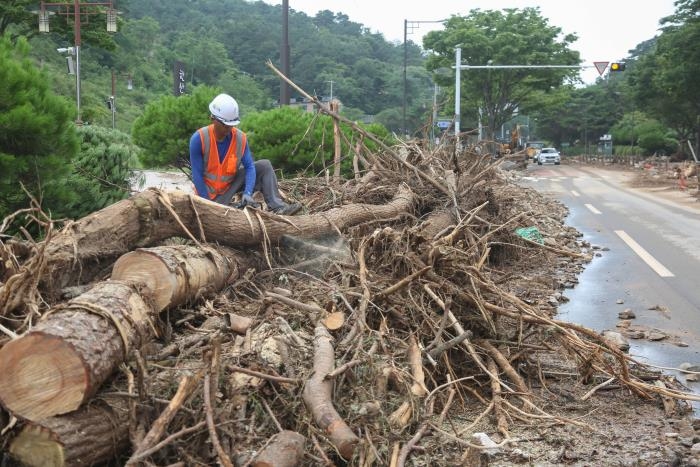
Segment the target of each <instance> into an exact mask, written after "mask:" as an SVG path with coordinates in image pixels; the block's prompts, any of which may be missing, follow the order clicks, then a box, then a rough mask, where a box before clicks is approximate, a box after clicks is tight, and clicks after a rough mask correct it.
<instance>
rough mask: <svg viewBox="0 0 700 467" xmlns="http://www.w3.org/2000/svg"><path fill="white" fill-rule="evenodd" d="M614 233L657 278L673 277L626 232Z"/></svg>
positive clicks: (617, 231) (618, 231)
mask: <svg viewBox="0 0 700 467" xmlns="http://www.w3.org/2000/svg"><path fill="white" fill-rule="evenodd" d="M615 233H616V234H617V236H618V237H620V238H621V239H622V241H623V242H625V243H626V244H627V246H629V247H630V248H632V251H634V252H635V253H637V255H638V256H639V257H640V258H642V261H644V262H645V263H647V265H648V266H649V267H650V268H651V269H653V270H654V272H656V273H657V274H658V275H659V276H661V277H674V274H673V273H672V272H671V271H669V270H668V269H666V267H665V266H664V265H663V264H661V263H659V262H658V261H657V260H656V258H654V257H653V256H651V255H650V254H649V252H648V251H647V250H645V249H644V248H642V246H641V245H640V244H639V243H637V242H635V241H634V240H633V239H632V237H630V236H629V235H627V232H625V231H624V230H616V231H615Z"/></svg>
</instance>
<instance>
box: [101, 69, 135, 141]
mask: <svg viewBox="0 0 700 467" xmlns="http://www.w3.org/2000/svg"><path fill="white" fill-rule="evenodd" d="M125 76H126V89H128V90H129V91H131V90H132V89H134V82H133V80H132V79H131V73H126V75H125ZM107 106H108V107H109V109H110V110H111V111H112V129H113V130H114V129H115V128H116V126H117V73H115V72H114V70H112V95H111V96H109V99H108V100H107Z"/></svg>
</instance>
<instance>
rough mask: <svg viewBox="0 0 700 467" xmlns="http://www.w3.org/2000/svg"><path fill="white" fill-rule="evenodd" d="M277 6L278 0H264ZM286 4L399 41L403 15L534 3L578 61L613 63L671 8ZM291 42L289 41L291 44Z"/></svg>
mask: <svg viewBox="0 0 700 467" xmlns="http://www.w3.org/2000/svg"><path fill="white" fill-rule="evenodd" d="M264 1H265V3H269V4H272V5H279V4H281V3H282V1H281V0H264ZM289 7H290V8H291V9H293V10H295V11H303V12H304V13H306V14H307V15H309V16H315V15H316V13H317V12H318V11H320V10H331V11H333V12H342V13H345V14H346V15H348V17H349V18H350V20H351V21H354V22H356V23H361V24H363V25H365V26H366V27H368V28H369V29H370V30H371V31H373V32H380V33H382V34H383V35H384V38H385V39H386V40H388V41H398V42H400V43H403V37H404V20H409V21H434V20H441V19H445V18H449V17H450V16H451V15H462V16H466V15H468V14H469V11H470V10H471V9H475V8H479V9H481V10H499V9H502V8H525V7H539V8H540V12H541V14H542V16H544V17H545V18H547V19H548V20H549V23H550V24H551V25H554V26H558V27H560V28H561V29H562V31H563V32H564V33H567V34H568V33H576V35H577V36H578V38H579V39H578V41H576V42H575V43H574V44H573V46H572V48H573V49H575V50H578V51H579V52H580V54H581V58H582V60H583V65H590V66H593V62H597V61H604V62H613V61H618V60H621V59H623V58H625V57H626V56H627V55H628V51H629V50H630V49H633V48H634V47H635V46H636V45H637V44H639V43H640V42H642V41H645V40H647V39H651V38H652V37H654V36H655V35H657V34H658V28H659V20H660V19H661V18H663V17H664V16H668V15H670V14H672V13H673V12H674V11H675V8H674V6H673V0H646V1H640V0H510V1H503V0H429V1H425V0H414V1H411V0H408V1H393V0H289ZM417 26H418V28H417V29H414V30H413V32H412V33H410V31H409V34H408V38H409V40H412V41H414V42H416V43H418V44H421V45H422V37H423V35H424V34H425V33H427V32H429V31H431V30H434V29H440V28H441V25H439V24H437V25H436V24H430V23H423V24H418V25H417ZM292 47H293V44H292ZM581 76H582V78H583V79H584V81H585V82H586V83H592V82H594V81H595V79H596V77H598V72H597V71H596V70H595V68H590V69H584V71H582V73H581Z"/></svg>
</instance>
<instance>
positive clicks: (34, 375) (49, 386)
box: [0, 246, 238, 420]
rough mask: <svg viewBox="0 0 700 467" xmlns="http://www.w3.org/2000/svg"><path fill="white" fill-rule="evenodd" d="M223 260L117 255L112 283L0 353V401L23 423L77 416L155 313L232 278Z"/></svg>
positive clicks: (191, 250)
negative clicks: (74, 412) (79, 409)
mask: <svg viewBox="0 0 700 467" xmlns="http://www.w3.org/2000/svg"><path fill="white" fill-rule="evenodd" d="M227 253H228V256H224V255H222V254H220V253H218V252H217V251H216V250H214V249H213V248H206V249H199V248H197V247H192V246H173V247H158V248H152V249H148V250H146V249H143V250H137V251H134V252H132V253H129V254H127V255H125V256H124V257H123V258H121V259H120V260H119V261H117V263H116V264H115V267H114V275H113V280H110V281H105V282H101V283H98V284H97V285H96V286H95V287H93V288H92V289H90V290H89V291H88V292H86V293H84V294H82V295H80V296H79V297H77V298H75V299H73V300H71V301H69V302H67V303H66V304H65V305H60V306H58V307H55V308H54V309H52V310H50V311H49V312H48V313H47V314H46V315H44V317H43V318H42V320H41V321H39V323H38V324H37V325H36V326H35V327H34V328H32V330H31V331H29V332H28V333H26V334H24V335H23V336H21V337H20V338H18V339H15V340H12V341H10V342H9V343H7V344H6V345H5V346H3V347H2V348H1V349H0V375H2V378H1V379H0V402H1V403H2V404H3V405H4V406H5V407H6V408H7V409H8V410H9V411H10V412H11V413H13V414H14V415H16V416H18V417H21V418H25V419H28V420H41V419H44V418H46V417H50V416H52V415H59V414H64V413H68V412H71V411H73V410H75V409H77V408H78V407H80V405H81V404H82V403H83V402H85V401H87V400H88V399H89V398H90V397H91V396H92V395H94V394H95V392H96V391H97V389H98V388H99V387H100V385H101V384H102V383H103V382H104V381H105V380H106V379H107V378H108V377H109V376H110V375H111V374H112V372H113V371H114V370H115V369H116V368H117V367H118V365H119V364H120V363H122V362H123V361H125V360H126V357H127V355H128V353H129V351H130V349H132V348H134V347H136V348H138V347H140V346H141V345H142V344H144V343H145V342H147V341H148V340H150V339H152V338H153V336H154V333H155V328H154V326H153V323H152V322H151V318H152V317H154V316H156V315H157V313H158V312H159V311H161V310H162V309H164V308H165V307H167V306H172V305H179V304H181V303H182V302H184V301H186V300H189V299H196V298H198V297H199V296H200V295H201V294H202V293H203V292H204V291H206V290H211V291H215V290H220V289H221V288H223V286H224V285H225V284H226V282H227V280H229V279H231V278H236V277H237V272H238V268H237V261H236V258H235V256H233V253H232V252H230V251H229V252H227ZM142 295H143V296H145V299H144V297H142Z"/></svg>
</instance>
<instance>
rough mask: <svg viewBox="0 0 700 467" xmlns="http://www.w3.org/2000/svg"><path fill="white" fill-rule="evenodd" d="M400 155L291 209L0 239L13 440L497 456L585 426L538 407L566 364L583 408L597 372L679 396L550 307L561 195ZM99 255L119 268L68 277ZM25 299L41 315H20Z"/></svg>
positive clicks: (389, 456)
mask: <svg viewBox="0 0 700 467" xmlns="http://www.w3.org/2000/svg"><path fill="white" fill-rule="evenodd" d="M391 151H392V152H391V155H390V156H388V155H385V154H382V153H380V154H369V153H367V154H365V155H363V157H362V158H361V160H364V161H366V162H367V166H366V167H365V168H364V170H363V171H362V173H358V177H357V178H356V179H353V180H350V181H348V182H346V183H345V184H344V185H334V184H327V183H326V182H325V181H324V180H319V179H296V180H289V181H285V182H284V184H283V185H284V188H285V190H286V192H288V193H292V194H294V195H295V196H297V197H299V198H300V199H303V200H304V202H305V204H306V207H307V209H308V211H309V214H307V215H303V216H296V217H288V218H285V217H281V216H276V215H272V214H268V213H265V212H263V211H259V210H249V209H246V210H244V211H239V210H235V209H231V208H226V207H222V206H218V205H215V204H214V203H210V202H207V201H203V200H200V199H197V198H193V197H191V196H189V195H186V194H182V193H177V192H176V193H163V192H159V191H148V192H145V193H143V194H140V195H136V196H134V197H132V198H131V199H129V200H125V201H123V202H121V203H117V204H116V205H113V206H111V207H108V208H106V209H105V210H103V211H100V212H98V213H95V214H93V215H91V216H88V218H85V219H81V220H78V221H76V222H75V223H72V224H71V225H69V226H66V227H64V229H63V230H61V231H60V232H53V233H52V235H51V236H47V238H46V240H45V241H44V242H43V243H38V244H36V245H34V244H31V242H29V243H27V242H21V241H13V243H10V242H8V243H3V245H2V246H3V258H4V259H6V261H5V262H4V266H3V270H2V271H0V272H2V274H0V277H2V284H0V296H2V297H8V301H7V302H6V304H7V305H6V306H5V305H4V306H3V307H2V308H0V311H1V312H0V319H2V324H3V326H4V328H5V329H6V331H7V332H6V333H5V334H6V335H7V336H8V337H7V338H6V339H5V341H4V342H3V344H4V345H3V346H2V348H0V374H2V375H3V380H2V384H0V401H2V403H3V406H4V408H5V409H6V410H7V411H8V412H9V413H10V414H11V415H13V416H15V417H17V420H16V421H15V424H14V425H12V424H11V423H10V424H9V425H8V428H7V429H6V430H4V432H3V440H2V447H3V449H6V450H7V451H9V452H10V453H11V454H12V455H13V456H15V457H17V458H18V459H20V460H21V461H23V462H25V463H26V464H28V465H92V464H95V463H99V462H107V461H112V462H116V463H118V464H126V465H147V464H148V463H155V464H163V465H164V464H168V463H174V462H183V463H184V464H185V465H212V464H215V463H219V464H221V465H254V466H255V465H259V466H263V465H337V464H342V463H345V464H346V465H356V466H370V465H392V466H400V465H404V463H406V462H407V460H408V459H409V458H415V459H419V460H420V462H421V463H428V462H430V463H432V464H434V465H448V464H449V465H454V464H455V463H456V462H458V461H460V459H462V460H463V461H464V462H466V461H467V459H471V458H473V456H474V451H473V450H474V449H477V451H478V452H477V454H478V453H479V452H480V451H479V449H481V448H479V446H476V448H475V446H474V444H473V443H472V442H471V441H470V440H471V439H472V435H474V434H475V433H477V432H479V431H489V432H490V433H491V436H492V437H493V438H495V439H498V440H499V445H500V446H503V447H507V446H508V445H509V444H515V443H517V442H518V440H517V439H516V437H514V436H513V435H512V433H513V432H514V431H516V430H519V429H521V428H522V427H536V426H542V425H547V424H576V425H581V426H585V423H584V422H582V421H580V420H574V419H570V418H567V417H566V416H563V415H561V414H555V413H550V412H549V411H548V410H547V407H546V406H547V401H546V400H544V399H542V398H541V397H540V396H538V394H539V390H541V389H542V388H546V387H547V386H548V385H550V384H552V385H553V384H554V383H553V381H554V380H556V379H557V378H560V375H561V374H562V372H564V371H566V372H569V373H570V377H571V378H572V380H573V381H576V382H577V383H580V384H582V385H583V389H584V391H583V392H586V393H587V394H586V397H587V398H588V397H591V395H592V394H591V390H592V389H593V388H595V387H596V384H598V383H600V382H601V381H607V380H610V379H612V380H614V381H616V382H617V387H618V388H623V389H625V390H627V391H629V392H631V393H633V394H635V395H636V396H639V397H641V398H643V399H649V400H653V399H655V398H658V397H659V396H661V395H663V396H664V397H668V396H670V397H675V398H688V397H687V396H688V395H687V394H684V393H682V392H681V391H678V390H676V389H673V388H669V387H665V386H664V387H662V386H660V385H655V384H653V383H650V382H649V381H647V380H646V379H643V378H640V377H638V376H636V373H635V371H633V370H634V369H635V367H636V363H635V362H634V361H632V360H631V359H630V358H629V357H628V356H627V355H625V354H624V353H622V352H621V351H619V350H618V349H617V348H615V347H614V346H611V345H610V344H608V343H607V341H605V340H604V339H602V338H601V337H600V336H599V335H598V334H597V333H595V332H593V331H591V330H588V329H586V328H583V327H580V326H577V325H574V324H571V323H566V322H563V321H560V320H557V319H556V318H555V317H554V313H555V311H556V306H557V300H559V299H561V300H563V298H562V296H561V294H560V291H561V289H563V288H564V287H566V286H568V285H570V284H573V283H575V276H576V274H578V272H579V271H580V269H581V268H582V267H583V265H584V264H585V263H586V262H587V261H589V260H590V259H591V256H590V255H591V252H590V251H589V250H588V248H586V247H585V245H584V244H583V243H582V242H581V241H580V240H579V238H578V235H577V233H576V232H575V231H574V230H573V229H571V228H568V227H565V226H564V225H563V218H564V216H565V214H566V212H565V209H564V208H563V207H562V206H561V205H559V204H557V203H555V202H552V201H548V200H546V199H544V198H542V197H540V196H539V195H537V194H536V193H534V192H532V191H530V190H527V189H524V188H522V187H519V186H517V185H516V184H514V183H512V182H510V181H509V180H508V177H507V175H506V174H505V173H504V172H502V171H500V169H499V167H498V164H499V163H500V162H498V161H496V162H494V161H493V160H492V159H491V158H489V157H488V156H479V155H477V154H475V153H471V152H469V151H466V152H464V153H460V154H458V155H457V156H456V157H455V154H454V153H453V152H452V151H450V150H448V149H447V148H444V147H439V148H437V149H436V150H435V151H426V150H424V149H422V148H420V147H419V146H413V145H403V146H400V147H396V148H392V149H391ZM418 174H420V175H418ZM112 222H118V223H119V224H117V225H114V224H113V223H112ZM122 224H123V225H122ZM519 227H535V228H537V229H538V231H539V232H540V233H541V234H542V235H543V236H544V237H545V238H544V242H543V244H540V243H538V242H533V241H527V240H526V239H523V238H521V237H520V236H518V235H516V234H515V230H516V228H519ZM110 229H111V230H110ZM106 232H115V233H113V234H110V236H107V237H105V236H104V235H105V233H106ZM172 237H177V239H176V240H168V239H171V238H172ZM98 238H107V240H104V241H101V242H97V240H96V239H98ZM167 242H170V244H171V245H170V246H168V247H167V248H164V249H162V250H159V249H158V248H159V247H156V248H154V249H150V248H148V249H141V250H138V249H137V250H135V251H133V250H134V249H135V248H137V247H143V246H153V245H160V244H163V243H167ZM217 244H219V245H226V246H228V247H232V248H236V249H237V250H236V252H235V253H231V254H227V253H226V250H223V249H222V248H220V247H219V246H218V245H217ZM19 245H21V246H22V247H21V248H20V246H19ZM130 251H131V252H130ZM158 251H161V253H158ZM162 251H165V252H167V253H162ZM156 257H157V258H160V259H154V258H156ZM37 258H40V259H37ZM117 258H119V259H118V260H117V261H116V264H113V263H114V261H115V259H117ZM216 258H222V259H216ZM225 258H228V259H225ZM208 261H209V263H208ZM212 262H213V263H212ZM210 264H216V265H217V266H216V267H214V266H210ZM91 265H98V266H99V267H98V268H97V269H94V270H103V269H104V268H105V267H106V265H108V266H110V269H109V272H108V273H107V274H106V275H90V276H88V277H86V275H85V274H80V275H79V274H77V273H76V271H79V270H83V271H85V270H88V269H90V270H93V269H91V267H92V266H91ZM29 267H34V268H35V269H34V270H33V272H34V273H35V277H38V278H41V281H38V280H34V282H33V283H32V284H33V285H32V284H30V285H29V286H28V285H26V284H25V283H24V282H22V283H19V282H18V278H25V280H27V281H28V280H30V277H32V275H30V274H27V273H26V271H27V269H26V268H29ZM23 268H24V269H23ZM81 268H84V269H81ZM108 275H111V280H107V279H108V278H107V276H108ZM100 279H105V280H100ZM66 285H73V286H78V288H79V289H78V292H77V293H79V295H77V297H74V298H73V299H72V300H70V301H67V302H65V303H64V301H63V299H61V298H60V297H61V294H60V293H57V291H60V290H64V291H65V290H66V289H64V287H65V286H66ZM32 287H33V288H32ZM115 287H116V288H118V289H119V290H121V292H120V293H116V292H114V291H113V288H115ZM37 291H38V292H40V293H42V294H43V296H44V297H45V298H44V300H45V302H46V305H45V306H38V307H37V308H40V309H39V310H38V311H36V310H33V309H32V308H31V307H27V308H22V306H21V304H22V303H23V302H22V300H21V299H20V297H21V295H18V294H31V293H36V292H37ZM135 291H142V292H143V293H135ZM557 294H558V295H557ZM32 303H37V302H36V301H34V302H32ZM10 304H11V306H10ZM87 304H90V305H87ZM135 305H137V306H135ZM162 310H164V311H162ZM23 313H24V314H23ZM331 317H332V319H330V318H331ZM324 323H325V324H324ZM330 323H333V324H332V325H331V324H330ZM16 334H18V335H19V336H16ZM59 339H61V340H59ZM44 341H46V343H43V342H44ZM34 347H44V348H45V349H47V350H44V351H43V353H39V354H36V353H33V348H34ZM52 359H53V360H55V361H52ZM3 365H4V366H3ZM52 365H53V366H52ZM64 365H66V366H65V367H64ZM46 368H53V369H52V370H50V371H48V370H46ZM62 368H70V370H69V371H68V370H66V371H67V373H66V374H68V375H69V377H65V378H64V376H63V374H62V373H61V371H63V370H62ZM562 369H564V370H562ZM6 371H10V372H11V374H12V375H14V376H13V377H12V378H11V379H7V377H6V376H5V375H7V374H8V373H6ZM659 378H660V377H659ZM659 378H656V379H659ZM18 380H21V381H24V382H23V383H22V385H19V386H18V385H17V384H18V383H17V382H16V381H18ZM32 380H34V381H36V382H37V383H38V384H40V385H41V386H42V387H38V388H34V387H32ZM49 383H51V385H52V388H53V389H51V391H50V393H49V392H47V390H46V389H44V388H43V386H49ZM55 383H58V384H55ZM66 386H69V387H70V389H67V388H66ZM602 387H603V386H602V385H601V386H600V388H602ZM25 392H26V393H28V394H35V395H34V396H33V397H28V396H25V395H24V393H25ZM593 392H595V390H593ZM65 400H67V401H69V404H63V405H61V407H62V408H61V409H60V410H55V406H56V405H57V401H59V402H62V401H65ZM59 405H60V404H59ZM485 427H486V428H485ZM76 433H87V434H86V435H84V436H82V435H81V436H76ZM85 439H89V440H90V445H91V446H93V449H89V450H86V449H85V442H84V440H85ZM443 460H444V463H441V462H442V461H443Z"/></svg>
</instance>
